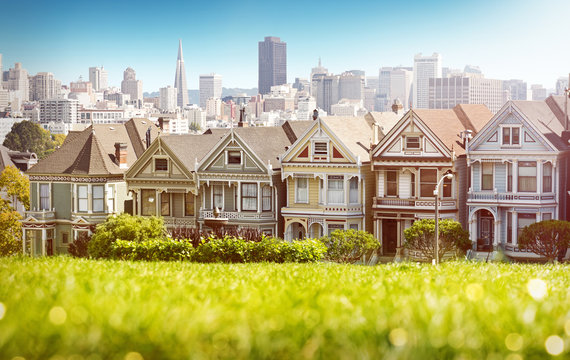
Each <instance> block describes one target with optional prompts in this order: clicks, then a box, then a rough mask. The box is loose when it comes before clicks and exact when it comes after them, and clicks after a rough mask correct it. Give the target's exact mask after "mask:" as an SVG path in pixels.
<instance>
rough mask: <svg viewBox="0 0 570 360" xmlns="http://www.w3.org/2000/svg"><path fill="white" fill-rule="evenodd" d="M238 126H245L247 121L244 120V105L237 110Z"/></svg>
mask: <svg viewBox="0 0 570 360" xmlns="http://www.w3.org/2000/svg"><path fill="white" fill-rule="evenodd" d="M238 127H247V122H246V121H245V107H242V108H241V109H240V110H239V122H238Z"/></svg>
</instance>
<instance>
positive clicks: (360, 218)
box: [281, 118, 374, 240]
mask: <svg viewBox="0 0 570 360" xmlns="http://www.w3.org/2000/svg"><path fill="white" fill-rule="evenodd" d="M372 137H373V124H372V121H369V119H368V120H367V119H366V118H351V119H334V120H333V119H321V118H317V119H316V120H314V121H313V123H312V125H311V126H310V127H309V128H308V129H307V130H306V131H305V132H304V133H303V134H302V135H301V136H300V137H299V139H297V141H296V142H295V143H294V144H293V145H291V147H290V148H289V149H288V150H287V151H286V152H285V153H284V154H283V155H282V158H281V167H282V172H281V174H282V178H283V180H284V181H285V184H286V188H287V199H286V200H287V201H286V204H285V205H284V207H283V208H282V209H281V213H282V215H283V218H284V226H285V236H284V237H285V239H286V240H291V239H297V238H299V239H302V238H304V237H313V238H314V237H320V236H323V235H325V234H330V233H331V232H332V231H334V230H336V229H356V230H367V231H371V230H372V221H371V220H372V219H371V216H370V214H371V212H370V211H369V210H370V209H371V205H372V203H371V200H372V195H373V188H374V178H373V177H372V171H371V170H370V164H369V156H368V152H369V148H370V143H371V140H372ZM367 210H368V211H367Z"/></svg>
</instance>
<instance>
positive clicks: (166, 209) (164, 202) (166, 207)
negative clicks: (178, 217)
mask: <svg viewBox="0 0 570 360" xmlns="http://www.w3.org/2000/svg"><path fill="white" fill-rule="evenodd" d="M160 215H162V216H170V194H169V193H167V192H163V193H162V194H160Z"/></svg>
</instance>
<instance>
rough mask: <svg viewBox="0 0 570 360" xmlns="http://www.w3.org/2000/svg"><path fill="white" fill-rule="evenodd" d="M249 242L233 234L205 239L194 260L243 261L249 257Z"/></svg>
mask: <svg viewBox="0 0 570 360" xmlns="http://www.w3.org/2000/svg"><path fill="white" fill-rule="evenodd" d="M249 252H250V244H249V242H247V241H245V240H243V239H239V238H235V237H232V236H224V237H222V238H214V237H210V238H208V239H205V240H204V241H203V242H202V243H201V244H200V245H199V246H198V248H197V249H196V253H195V255H194V258H193V260H194V261H197V262H204V263H210V262H225V263H243V262H246V260H247V259H248V254H249Z"/></svg>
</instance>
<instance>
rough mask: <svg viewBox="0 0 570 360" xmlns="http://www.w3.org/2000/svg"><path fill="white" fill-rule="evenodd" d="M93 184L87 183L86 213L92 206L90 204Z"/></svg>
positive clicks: (90, 210) (91, 210)
mask: <svg viewBox="0 0 570 360" xmlns="http://www.w3.org/2000/svg"><path fill="white" fill-rule="evenodd" d="M92 191H93V186H92V185H91V184H87V213H88V214H91V213H92V212H93V208H92V206H91V204H92V203H93V194H92Z"/></svg>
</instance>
